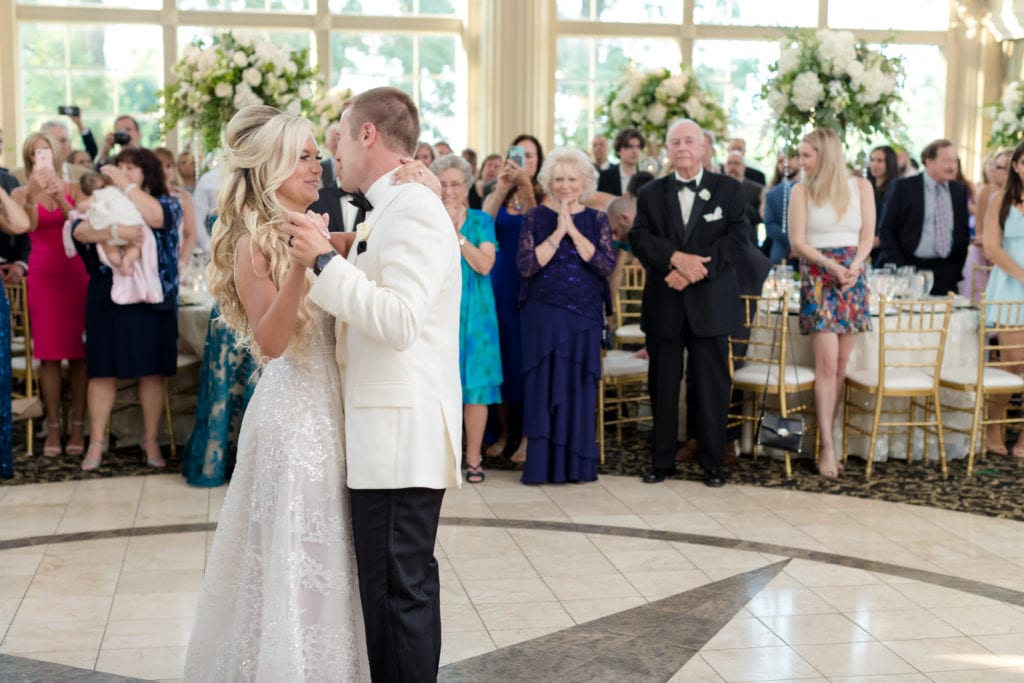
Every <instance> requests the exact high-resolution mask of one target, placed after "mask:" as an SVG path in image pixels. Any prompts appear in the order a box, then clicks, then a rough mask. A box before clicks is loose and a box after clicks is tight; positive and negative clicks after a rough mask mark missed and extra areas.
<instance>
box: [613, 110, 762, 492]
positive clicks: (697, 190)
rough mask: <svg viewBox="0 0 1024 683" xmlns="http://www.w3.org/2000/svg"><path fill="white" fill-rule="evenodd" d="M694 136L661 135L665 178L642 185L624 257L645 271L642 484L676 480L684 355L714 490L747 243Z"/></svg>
mask: <svg viewBox="0 0 1024 683" xmlns="http://www.w3.org/2000/svg"><path fill="white" fill-rule="evenodd" d="M704 144H705V142H704V134H703V131H702V130H701V128H700V126H698V125H697V124H696V123H694V122H693V121H688V120H684V121H680V122H678V123H676V124H675V125H674V126H672V128H671V129H670V130H669V133H668V137H667V139H666V149H667V150H668V154H669V160H670V162H671V164H672V166H673V168H674V169H675V172H674V173H672V174H670V175H667V176H665V177H664V178H661V179H659V180H655V181H652V182H650V183H647V184H646V185H644V186H643V187H642V188H641V189H640V191H639V193H638V197H637V214H636V221H635V222H634V223H633V229H632V230H630V232H629V241H630V244H631V245H632V247H633V253H634V254H635V255H636V257H637V258H638V259H640V262H641V263H643V264H644V266H645V267H646V268H647V284H646V286H645V288H644V293H643V308H642V311H641V320H640V325H641V328H642V329H643V331H644V334H645V336H646V343H647V353H648V354H649V356H650V370H649V374H648V382H649V385H650V391H651V406H652V410H653V413H654V436H653V448H652V468H651V470H650V471H649V472H647V473H646V474H645V475H644V477H643V480H644V482H647V483H657V482H660V481H663V480H664V479H665V477H668V476H672V475H673V474H675V473H676V469H675V456H676V449H677V447H678V443H677V437H678V432H679V382H680V380H681V379H682V377H683V350H684V349H685V350H686V351H687V353H688V354H689V359H690V363H691V365H690V370H691V372H692V373H693V379H694V387H695V389H696V391H698V392H699V396H697V397H694V399H696V400H693V401H692V404H693V405H694V406H695V407H696V410H697V412H698V414H697V415H688V416H687V420H688V422H690V423H691V424H696V425H697V427H696V429H695V430H694V431H695V432H696V433H694V434H692V436H694V437H695V438H696V439H697V441H698V443H699V444H700V454H699V459H700V464H701V467H702V468H703V469H704V483H705V484H707V485H708V486H721V485H722V484H724V483H725V480H724V478H723V475H722V457H723V454H724V452H725V440H726V433H725V425H726V418H727V415H728V412H729V387H730V381H729V367H728V364H729V349H728V335H729V333H730V332H731V331H732V330H733V328H734V324H735V322H736V320H737V319H738V316H739V311H738V308H739V306H740V298H739V294H740V293H739V285H738V284H737V279H736V271H735V268H734V263H735V262H736V260H737V259H738V258H739V256H740V254H742V252H743V249H744V248H745V246H746V245H747V244H748V239H747V234H748V232H749V230H750V228H749V226H748V225H747V219H746V214H745V211H744V207H743V189H742V187H741V186H740V184H739V183H738V182H736V181H735V180H733V179H732V178H729V177H727V176H723V175H720V174H717V173H711V172H709V171H705V170H704V169H703V167H702V157H703V153H704Z"/></svg>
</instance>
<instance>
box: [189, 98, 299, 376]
mask: <svg viewBox="0 0 1024 683" xmlns="http://www.w3.org/2000/svg"><path fill="white" fill-rule="evenodd" d="M312 132H313V129H312V125H311V124H310V123H309V121H306V120H305V119H303V118H300V117H298V116H291V115H289V114H284V113H282V112H280V111H278V110H277V109H274V108H273V107H268V106H265V105H255V106H249V107H244V108H243V109H240V110H239V111H238V113H237V114H235V115H234V116H233V117H232V118H231V121H230V122H228V126H227V130H226V148H225V151H224V174H223V176H222V178H221V188H220V193H219V194H218V196H217V222H216V223H215V224H214V226H213V235H212V239H211V249H212V251H213V258H212V259H211V261H210V266H209V269H208V271H207V272H208V279H209V282H210V292H211V293H212V294H213V295H214V296H215V297H216V298H217V299H218V300H219V301H220V304H221V316H222V317H223V319H224V321H225V322H226V323H227V324H228V325H229V326H230V327H231V328H233V329H235V330H237V331H238V332H239V333H240V334H241V336H242V338H243V344H244V345H245V346H248V347H252V346H253V345H254V340H253V332H252V328H251V327H250V326H249V320H248V318H247V317H246V314H245V309H244V308H243V306H242V302H241V299H240V298H239V296H238V289H237V287H236V286H235V277H234V270H235V260H236V259H239V258H252V257H253V254H252V253H238V249H237V247H238V240H239V238H241V237H242V235H249V238H250V243H251V245H252V249H253V250H256V249H258V250H259V251H260V252H261V253H262V254H263V255H264V256H265V257H266V259H267V262H268V264H269V273H267V275H268V276H269V277H270V279H271V281H273V283H274V284H275V285H276V286H277V287H278V288H280V286H281V283H282V282H283V281H284V277H285V273H286V272H287V271H288V267H289V266H290V256H289V254H288V245H287V241H286V240H287V235H286V234H285V233H284V232H283V231H282V230H281V226H282V225H283V224H284V223H285V220H286V214H287V209H285V207H284V206H283V205H282V204H281V203H280V202H279V201H278V199H277V195H276V192H277V189H278V188H279V187H280V186H281V184H282V183H283V182H284V181H286V180H287V179H288V178H289V177H290V176H291V175H292V174H293V173H294V172H295V167H296V166H297V165H298V163H299V157H300V156H301V155H302V151H303V147H304V145H305V144H306V141H307V140H308V139H309V136H310V135H312ZM308 288H309V284H308V283H307V290H308ZM311 320H312V315H311V313H310V309H309V304H308V303H307V302H306V301H305V299H304V298H303V300H302V302H301V303H300V304H299V310H298V325H296V333H295V336H294V337H293V339H292V344H294V343H295V342H296V341H301V340H302V339H303V338H304V337H305V334H306V331H307V328H308V325H309V323H310V321H311ZM255 355H257V357H258V356H259V354H258V353H257V354H255Z"/></svg>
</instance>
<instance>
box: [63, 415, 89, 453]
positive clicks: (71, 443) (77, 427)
mask: <svg viewBox="0 0 1024 683" xmlns="http://www.w3.org/2000/svg"><path fill="white" fill-rule="evenodd" d="M83 427H85V420H72V422H71V436H70V437H68V443H67V445H66V446H64V452H65V453H67V454H68V455H72V456H79V455H81V454H82V453H83V452H84V451H85V430H84V429H83ZM76 432H77V433H78V443H75V433H76Z"/></svg>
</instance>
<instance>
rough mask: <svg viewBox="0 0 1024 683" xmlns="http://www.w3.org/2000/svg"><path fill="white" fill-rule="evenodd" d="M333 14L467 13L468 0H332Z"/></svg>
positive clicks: (404, 15)
mask: <svg viewBox="0 0 1024 683" xmlns="http://www.w3.org/2000/svg"><path fill="white" fill-rule="evenodd" d="M328 7H329V8H330V11H331V13H332V14H368V15H373V16H382V17H406V16H409V15H410V14H412V15H416V16H456V17H462V16H465V15H466V0H330V2H329V3H328Z"/></svg>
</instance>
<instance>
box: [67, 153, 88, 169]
mask: <svg viewBox="0 0 1024 683" xmlns="http://www.w3.org/2000/svg"><path fill="white" fill-rule="evenodd" d="M68 164H70V165H72V166H81V167H82V168H84V169H87V170H90V171H91V170H92V159H90V158H89V153H88V152H86V151H85V150H84V149H76V150H72V152H71V156H69V157H68Z"/></svg>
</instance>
